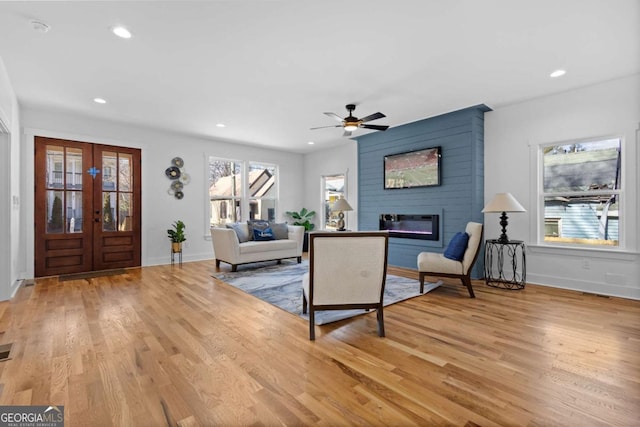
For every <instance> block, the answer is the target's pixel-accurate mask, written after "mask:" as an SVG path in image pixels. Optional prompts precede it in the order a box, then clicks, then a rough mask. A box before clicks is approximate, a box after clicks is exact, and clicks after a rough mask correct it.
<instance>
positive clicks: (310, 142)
mask: <svg viewBox="0 0 640 427" xmlns="http://www.w3.org/2000/svg"><path fill="white" fill-rule="evenodd" d="M307 144H309V145H313V144H315V142H313V141H309V142H307Z"/></svg>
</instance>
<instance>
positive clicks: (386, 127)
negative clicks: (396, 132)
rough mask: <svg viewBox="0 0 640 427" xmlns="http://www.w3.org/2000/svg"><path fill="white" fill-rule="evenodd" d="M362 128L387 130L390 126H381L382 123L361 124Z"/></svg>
mask: <svg viewBox="0 0 640 427" xmlns="http://www.w3.org/2000/svg"><path fill="white" fill-rule="evenodd" d="M360 127H361V128H365V129H374V130H387V129H389V126H380V125H360Z"/></svg>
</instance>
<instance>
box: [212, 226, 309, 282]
mask: <svg viewBox="0 0 640 427" xmlns="http://www.w3.org/2000/svg"><path fill="white" fill-rule="evenodd" d="M287 228H288V231H289V233H288V238H287V239H280V240H267V241H255V240H250V241H248V242H244V243H240V241H239V240H238V236H237V234H236V232H235V231H234V230H233V229H230V228H222V227H211V242H212V243H213V252H214V256H215V258H216V267H220V262H225V263H227V264H231V271H237V269H238V265H239V264H247V263H250V262H259V261H271V260H277V261H278V264H279V263H280V261H281V260H283V259H285V258H297V259H298V263H301V262H302V242H303V240H304V231H305V230H304V227H303V226H300V225H287Z"/></svg>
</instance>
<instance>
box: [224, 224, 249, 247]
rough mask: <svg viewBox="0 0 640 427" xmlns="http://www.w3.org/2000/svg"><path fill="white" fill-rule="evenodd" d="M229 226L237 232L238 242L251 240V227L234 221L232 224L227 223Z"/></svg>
mask: <svg viewBox="0 0 640 427" xmlns="http://www.w3.org/2000/svg"><path fill="white" fill-rule="evenodd" d="M227 228H230V229H232V230H233V231H235V232H236V236H237V237H238V242H240V243H244V242H248V241H249V229H248V228H247V226H246V224H240V223H238V222H233V223H231V224H227Z"/></svg>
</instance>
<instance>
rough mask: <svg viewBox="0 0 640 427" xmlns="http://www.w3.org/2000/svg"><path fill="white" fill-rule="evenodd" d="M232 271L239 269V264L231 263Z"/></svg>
mask: <svg viewBox="0 0 640 427" xmlns="http://www.w3.org/2000/svg"><path fill="white" fill-rule="evenodd" d="M231 271H233V272H234V273H235V272H236V271H238V264H231Z"/></svg>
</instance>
